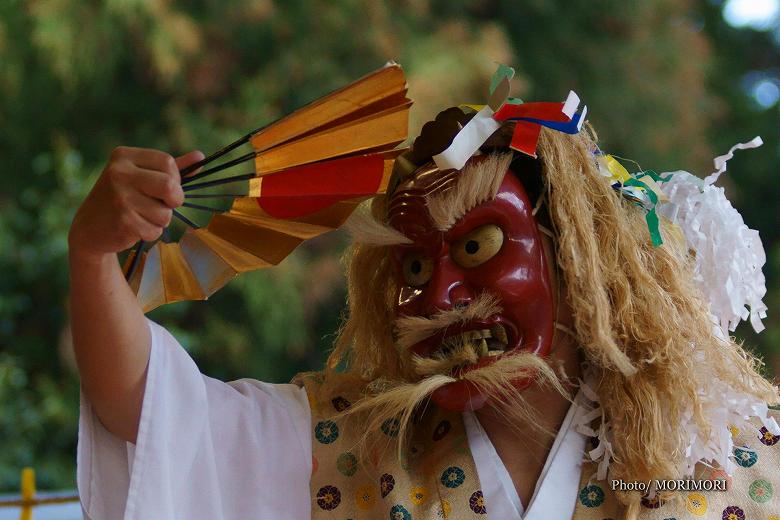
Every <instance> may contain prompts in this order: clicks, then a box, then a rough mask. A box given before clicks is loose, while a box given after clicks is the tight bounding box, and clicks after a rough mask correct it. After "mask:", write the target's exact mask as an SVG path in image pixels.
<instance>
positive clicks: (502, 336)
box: [490, 324, 509, 346]
mask: <svg viewBox="0 0 780 520" xmlns="http://www.w3.org/2000/svg"><path fill="white" fill-rule="evenodd" d="M490 333H491V335H492V336H493V337H494V338H496V339H497V340H498V341H499V342H501V343H503V344H504V346H506V345H507V344H508V343H509V338H508V337H507V334H506V329H505V328H504V327H503V325H499V324H496V325H493V327H491V329H490Z"/></svg>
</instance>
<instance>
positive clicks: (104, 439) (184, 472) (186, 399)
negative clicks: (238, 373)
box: [78, 321, 312, 520]
mask: <svg viewBox="0 0 780 520" xmlns="http://www.w3.org/2000/svg"><path fill="white" fill-rule="evenodd" d="M149 326H150V328H151V334H152V348H151V355H150V359H149V367H148V370H147V379H146V389H145V391H144V401H143V408H142V412H141V420H140V423H139V428H138V438H137V442H136V444H135V445H133V444H130V443H126V442H124V441H122V440H120V439H118V438H117V437H114V436H113V435H112V434H111V433H109V432H108V431H107V430H106V429H105V428H104V427H103V426H102V424H101V423H100V421H99V420H98V418H97V417H96V416H95V414H94V412H93V411H92V407H91V405H90V403H89V402H88V401H87V400H86V399H85V398H84V397H83V395H82V398H81V417H80V422H79V446H78V486H79V492H80V495H81V501H82V508H83V510H84V514H85V518H88V519H90V520H104V519H108V520H119V519H124V520H150V519H155V520H157V519H166V520H167V519H186V520H200V519H204V520H206V519H208V520H232V519H236V520H237V519H242V520H244V519H248V518H285V519H308V518H311V501H310V496H309V479H310V476H311V469H312V463H311V460H312V458H311V457H312V453H311V451H312V447H311V434H310V430H311V427H310V424H311V416H310V413H309V405H308V401H307V399H306V393H305V391H304V390H303V389H300V388H298V387H296V386H293V385H274V384H268V383H261V382H259V381H254V380H249V379H243V380H239V381H235V382H232V383H223V382H221V381H218V380H216V379H212V378H209V377H206V376H204V375H202V374H201V373H200V372H199V370H198V368H197V366H196V365H195V363H194V362H193V361H192V359H191V358H190V357H189V355H188V354H187V353H186V351H185V350H184V349H183V348H182V347H181V346H180V345H179V344H178V342H177V341H176V340H175V339H174V338H173V336H171V335H170V334H169V333H168V331H166V330H165V329H163V328H162V327H160V326H159V325H157V324H155V323H153V322H151V321H150V322H149Z"/></svg>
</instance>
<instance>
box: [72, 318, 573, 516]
mask: <svg viewBox="0 0 780 520" xmlns="http://www.w3.org/2000/svg"><path fill="white" fill-rule="evenodd" d="M149 323H150V327H151V332H152V348H151V355H150V359H149V367H148V372H147V380H146V389H145V392H144V401H143V409H142V412H141V420H140V424H139V428H138V438H137V442H136V444H135V445H133V444H130V443H126V442H124V441H122V440H120V439H118V438H116V437H114V436H113V435H112V434H110V433H109V432H108V431H107V430H106V429H105V428H104V427H103V426H102V425H101V424H100V421H99V420H98V419H97V417H96V416H95V414H94V412H93V411H92V408H91V406H90V404H89V402H88V401H87V400H86V399H85V398H84V397H83V396H82V399H81V417H80V424H79V447H78V486H79V492H80V494H81V500H82V507H83V510H84V515H85V518H88V519H90V520H104V519H105V520H120V519H123V520H158V519H160V520H162V519H165V520H168V519H171V520H173V519H176V520H178V519H181V520H201V519H202V520H239V519H240V520H248V519H265V518H268V519H284V520H297V519H301V520H303V519H308V518H311V494H310V490H309V478H310V475H311V470H312V433H311V417H310V412H309V404H308V400H307V398H306V393H305V391H304V390H303V389H301V388H299V387H297V386H294V385H278V384H269V383H262V382H259V381H255V380H251V379H242V380H239V381H234V382H231V383H223V382H221V381H218V380H216V379H213V378H210V377H207V376H204V375H202V374H201V373H200V372H199V370H198V368H197V366H196V365H195V363H194V362H193V361H192V359H191V358H190V357H189V355H188V354H187V352H186V351H185V350H184V349H183V348H182V347H181V346H180V345H179V344H178V342H177V341H176V340H175V339H174V338H173V336H171V335H170V334H169V333H168V331H166V330H165V329H164V328H162V327H160V326H159V325H157V324H155V323H153V322H151V321H150V322H149ZM577 410H578V407H576V406H573V407H572V408H571V410H570V411H569V414H568V415H567V417H566V419H565V420H564V424H563V426H562V427H561V430H560V432H559V433H558V436H557V438H556V440H555V444H554V445H553V448H552V450H551V451H550V455H549V456H548V459H547V463H546V465H545V467H544V469H543V470H542V474H541V476H540V479H539V482H538V483H537V485H536V490H535V491H534V496H533V498H532V499H531V502H530V507H525V508H524V507H523V505H522V504H521V502H520V499H519V498H518V496H517V492H516V491H515V488H514V486H513V485H512V482H511V479H510V478H509V473H508V472H507V471H506V469H505V467H504V464H503V463H502V462H501V460H500V459H499V458H498V455H497V454H496V451H495V449H494V448H493V445H492V444H491V443H490V440H489V438H488V437H487V435H485V433H484V431H483V430H482V428H481V426H480V425H479V422H478V421H477V420H476V417H475V416H474V415H473V414H468V415H467V416H466V417H465V426H466V433H467V435H468V439H469V446H470V448H471V452H472V454H473V455H474V458H475V462H476V465H477V471H478V473H479V478H480V481H481V483H482V488H483V493H484V495H485V500H486V503H487V504H488V508H489V512H488V514H489V516H490V518H493V519H497V520H504V519H506V520H513V519H521V518H523V519H525V520H536V519H551V520H554V519H555V518H571V514H572V512H573V510H574V505H575V502H576V496H577V491H578V490H577V487H578V484H579V476H580V461H581V460H582V453H583V449H584V442H585V439H584V437H582V436H581V435H580V434H578V433H576V432H575V430H574V428H573V427H571V425H572V424H573V423H574V415H575V414H576V413H577V412H576V411H577Z"/></svg>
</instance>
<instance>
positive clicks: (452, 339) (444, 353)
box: [429, 323, 509, 358]
mask: <svg viewBox="0 0 780 520" xmlns="http://www.w3.org/2000/svg"><path fill="white" fill-rule="evenodd" d="M464 345H468V346H469V347H470V348H471V349H472V350H473V352H474V353H475V354H476V355H477V357H480V358H481V357H485V356H498V355H500V354H502V353H504V352H505V351H506V349H507V347H508V345H509V338H508V336H507V332H506V328H505V327H504V326H503V325H501V324H500V323H496V324H495V325H493V326H492V327H490V328H489V329H477V330H467V331H465V332H461V333H459V334H456V335H453V336H448V337H445V338H444V340H443V341H442V343H441V345H440V346H439V347H438V348H437V349H436V350H434V351H433V352H432V353H431V354H430V356H429V357H432V358H446V357H448V356H449V355H450V354H452V353H453V352H454V351H455V350H456V349H458V348H462V347H463V346H464Z"/></svg>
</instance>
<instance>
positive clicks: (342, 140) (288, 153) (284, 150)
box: [255, 104, 410, 175]
mask: <svg viewBox="0 0 780 520" xmlns="http://www.w3.org/2000/svg"><path fill="white" fill-rule="evenodd" d="M409 107H410V104H406V105H403V106H400V107H393V108H390V109H388V110H385V111H383V112H380V113H378V114H372V115H370V116H366V117H364V118H361V119H358V120H356V121H349V122H347V123H344V124H342V125H339V126H336V127H334V128H328V129H326V130H323V131H321V132H318V133H315V134H312V135H309V136H307V137H305V138H304V139H299V140H296V141H291V142H289V143H286V144H282V145H279V146H277V147H275V148H272V149H269V150H266V151H264V152H261V153H259V154H257V156H256V157H255V171H256V172H257V174H258V175H265V174H268V173H273V172H276V171H280V170H284V169H287V168H292V167H294V166H301V165H304V164H309V163H313V162H316V161H322V160H326V159H331V158H334V157H339V156H344V155H348V154H356V153H360V152H363V153H365V152H369V151H372V150H378V149H381V148H392V147H394V146H396V145H397V144H399V143H401V142H403V141H404V140H405V139H406V136H407V133H408V121H409Z"/></svg>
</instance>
